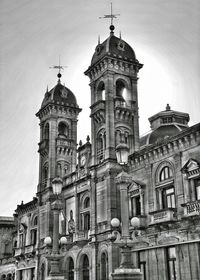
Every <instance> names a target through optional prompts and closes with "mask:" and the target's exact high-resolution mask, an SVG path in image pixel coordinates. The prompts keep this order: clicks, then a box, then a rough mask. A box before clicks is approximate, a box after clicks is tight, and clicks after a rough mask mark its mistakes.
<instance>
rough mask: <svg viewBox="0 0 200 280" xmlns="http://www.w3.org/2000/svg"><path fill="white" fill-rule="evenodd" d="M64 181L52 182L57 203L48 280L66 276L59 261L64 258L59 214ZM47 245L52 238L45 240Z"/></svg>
mask: <svg viewBox="0 0 200 280" xmlns="http://www.w3.org/2000/svg"><path fill="white" fill-rule="evenodd" d="M62 187H63V181H62V179H61V178H60V177H56V178H54V179H53V180H52V189H53V194H54V195H55V196H56V199H55V201H54V202H53V203H52V204H51V209H52V211H53V239H52V243H53V244H52V252H51V254H50V255H49V256H47V258H48V259H49V260H50V263H51V270H50V274H49V277H48V279H49V280H50V279H52V280H63V279H64V276H62V275H61V273H60V268H59V261H60V259H61V258H62V256H61V255H60V254H59V214H60V211H61V210H62V208H63V205H62V201H61V197H60V194H61V192H62ZM45 243H46V245H49V244H50V243H51V239H50V238H47V237H46V238H45Z"/></svg>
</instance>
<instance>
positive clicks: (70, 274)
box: [67, 257, 74, 280]
mask: <svg viewBox="0 0 200 280" xmlns="http://www.w3.org/2000/svg"><path fill="white" fill-rule="evenodd" d="M67 279H68V280H74V261H73V259H72V258H71V257H70V258H69V266H68V278H67Z"/></svg>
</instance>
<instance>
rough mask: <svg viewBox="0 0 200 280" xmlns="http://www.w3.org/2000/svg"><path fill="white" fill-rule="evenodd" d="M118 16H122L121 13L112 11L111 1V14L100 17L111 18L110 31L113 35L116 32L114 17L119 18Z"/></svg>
mask: <svg viewBox="0 0 200 280" xmlns="http://www.w3.org/2000/svg"><path fill="white" fill-rule="evenodd" d="M118 16H120V14H113V11H112V2H111V3H110V15H104V16H103V17H99V18H110V31H111V32H110V33H111V35H112V34H113V33H114V32H113V31H114V29H115V27H114V25H113V19H114V18H117V17H118Z"/></svg>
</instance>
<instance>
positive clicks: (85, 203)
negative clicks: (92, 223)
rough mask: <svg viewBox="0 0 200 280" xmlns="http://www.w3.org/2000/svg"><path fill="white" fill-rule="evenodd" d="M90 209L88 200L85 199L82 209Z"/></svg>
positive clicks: (87, 198)
mask: <svg viewBox="0 0 200 280" xmlns="http://www.w3.org/2000/svg"><path fill="white" fill-rule="evenodd" d="M88 207H90V198H89V197H86V198H85V200H84V208H88Z"/></svg>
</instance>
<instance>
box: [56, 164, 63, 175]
mask: <svg viewBox="0 0 200 280" xmlns="http://www.w3.org/2000/svg"><path fill="white" fill-rule="evenodd" d="M57 176H59V177H61V176H62V166H61V164H60V163H59V162H58V163H57Z"/></svg>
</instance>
